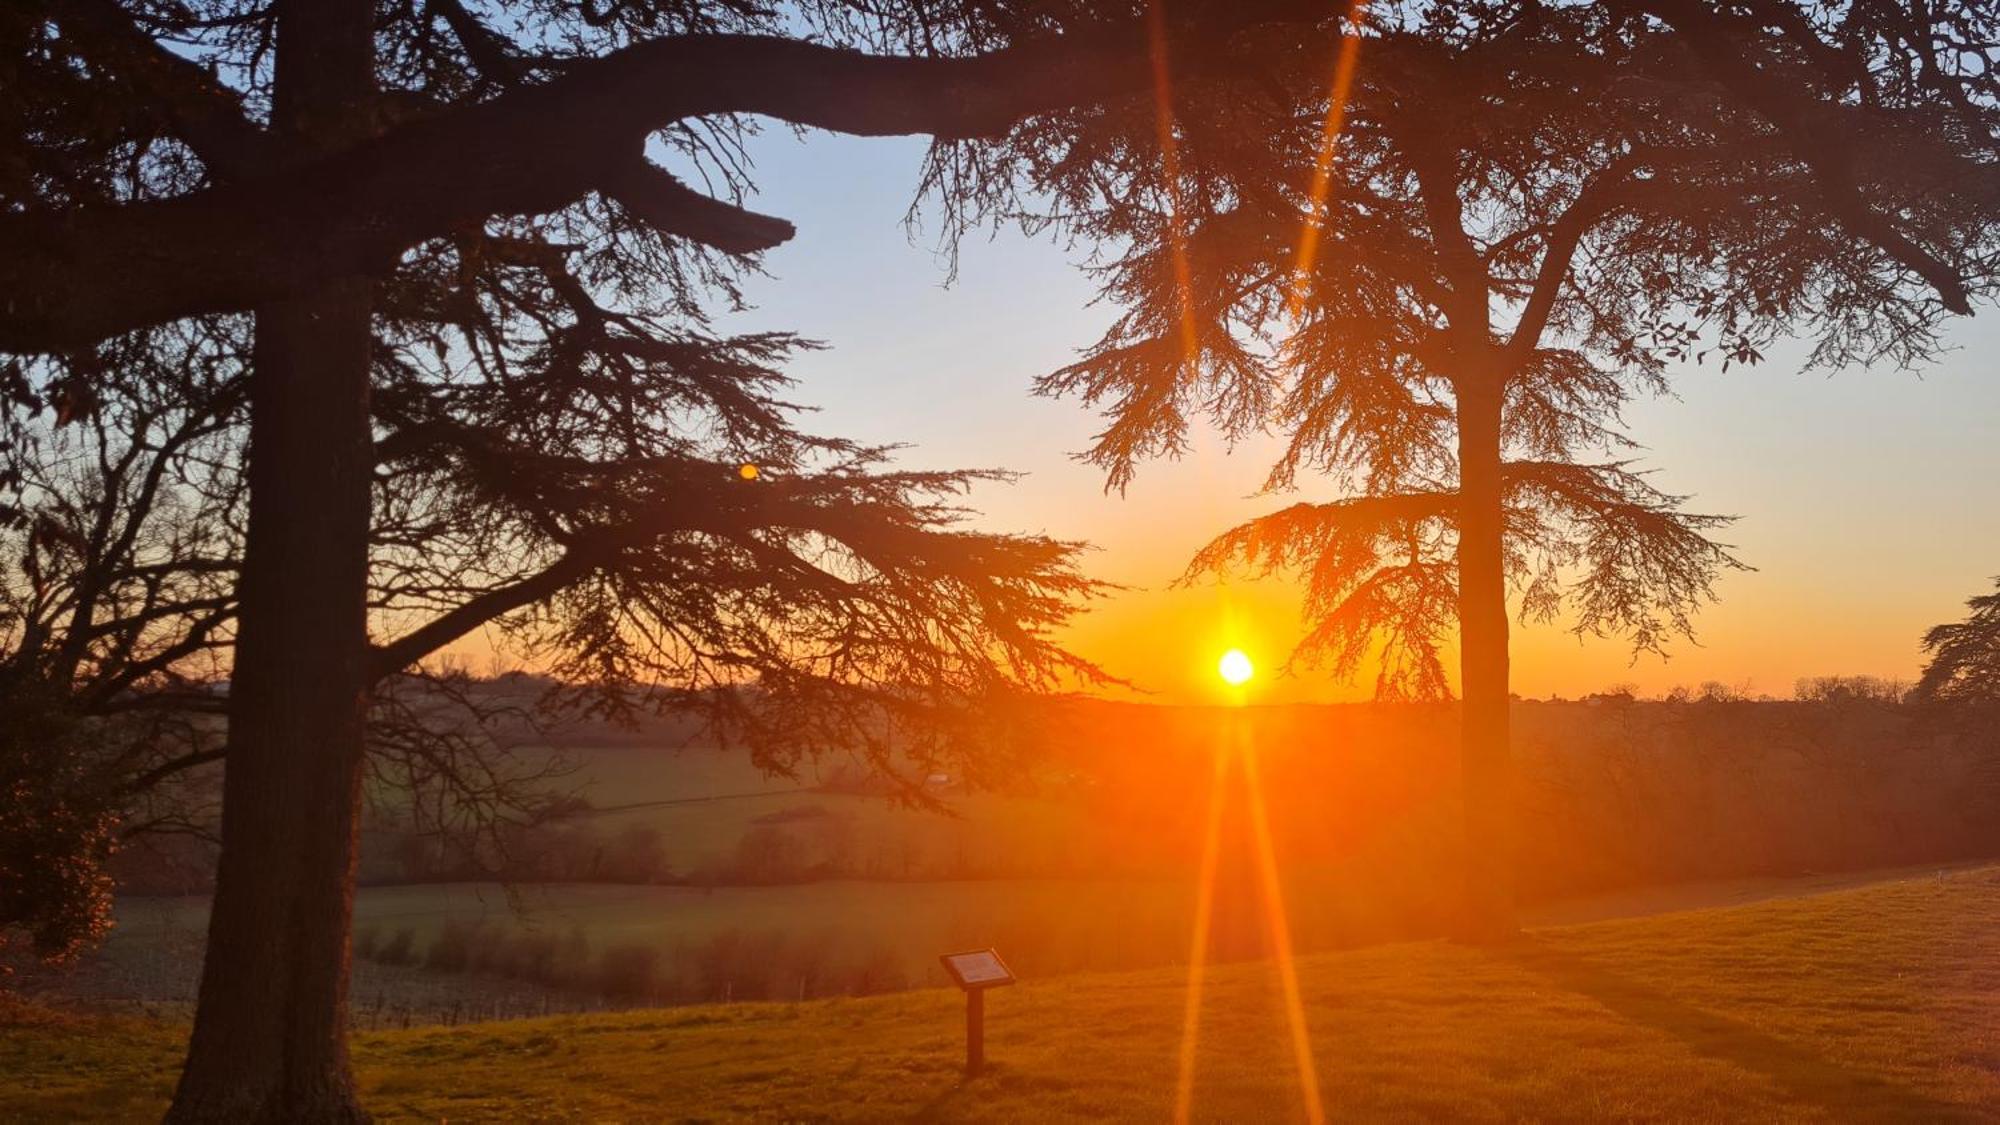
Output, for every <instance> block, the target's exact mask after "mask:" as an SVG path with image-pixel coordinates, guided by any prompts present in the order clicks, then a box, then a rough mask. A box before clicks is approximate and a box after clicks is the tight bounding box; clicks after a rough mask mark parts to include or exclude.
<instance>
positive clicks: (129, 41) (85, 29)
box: [50, 0, 272, 180]
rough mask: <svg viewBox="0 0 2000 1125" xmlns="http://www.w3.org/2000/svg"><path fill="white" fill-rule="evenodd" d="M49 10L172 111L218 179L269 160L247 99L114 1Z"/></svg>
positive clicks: (71, 1) (92, 0) (114, 71)
mask: <svg viewBox="0 0 2000 1125" xmlns="http://www.w3.org/2000/svg"><path fill="white" fill-rule="evenodd" d="M50 13H51V14H52V15H53V16H54V17H55V21H56V25H57V26H58V27H60V28H62V31H63V34H64V36H65V37H66V39H67V40H68V41H69V42H71V43H73V44H74V45H75V46H76V47H77V48H78V49H79V53H81V54H82V55H84V56H85V57H86V58H88V59H89V60H90V61H91V62H92V63H93V64H95V65H96V66H98V67H100V68H102V69H103V71H104V72H105V73H106V74H109V75H112V76H114V77H115V78H116V79H117V80H118V81H121V82H124V83H126V84H128V85H130V86H131V87H132V88H133V89H134V90H136V91H138V92H139V93H140V94H141V95H143V99H144V100H145V101H147V102H149V103H150V104H151V105H153V106H155V107H157V108H158V109H160V110H161V111H163V112H164V113H165V115H166V117H167V118H168V120H169V121H170V122H171V124H172V126H173V130H174V135H175V136H177V137H179V138H180V140H181V141H182V142H183V143H185V144H186V145H187V146H188V148H190V149H192V150H194V154H195V155H196V156H199V157H200V158H201V161H202V163H203V164H205V165H207V166H208V170H209V173H210V175H212V176H213V177H214V178H216V179H217V180H225V179H232V178H238V177H242V176H245V175H249V174H252V173H254V172H256V171H258V170H260V169H263V168H266V167H268V166H269V163H270V160H271V156H272V152H271V144H270V141H269V138H268V137H266V136H265V134H264V131H263V130H262V129H260V128H259V127H258V126H257V124H256V123H255V122H253V121H251V120H250V118H249V117H247V116H245V115H244V113H243V104H242V101H241V99H239V98H238V97H237V95H236V94H235V93H234V92H233V91H231V90H229V89H227V88H226V87H224V86H223V85H222V84H220V83H218V82H217V81H216V80H215V78H214V76H213V75H210V74H209V73H208V72H207V71H205V70H203V69H202V68H201V66H200V65H199V64H198V63H196V62H194V61H193V60H192V59H187V58H183V57H181V56H180V55H176V54H174V53H173V52H172V51H169V50H167V49H165V48H163V47H161V46H160V45H159V43H158V42H156V41H155V40H154V39H153V37H152V36H150V35H148V34H146V33H145V32H144V31H142V30H140V29H139V27H138V26H137V25H135V24H134V23H133V22H132V21H131V19H130V18H129V17H128V16H127V15H126V13H125V11H124V9H122V8H120V7H119V6H118V5H117V4H116V3H114V2H113V0H57V2H56V3H54V4H52V5H50Z"/></svg>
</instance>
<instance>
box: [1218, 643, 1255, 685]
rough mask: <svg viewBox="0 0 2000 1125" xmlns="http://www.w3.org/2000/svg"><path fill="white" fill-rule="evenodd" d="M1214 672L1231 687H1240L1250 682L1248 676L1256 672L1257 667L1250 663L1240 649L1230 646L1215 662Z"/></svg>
mask: <svg viewBox="0 0 2000 1125" xmlns="http://www.w3.org/2000/svg"><path fill="white" fill-rule="evenodd" d="M1215 672H1216V675H1219V676H1221V677H1222V681H1223V682H1224V683H1226V684H1228V685H1230V686H1231V687H1241V686H1243V685H1244V684H1247V683H1249V682H1250V677H1251V676H1254V675H1256V674H1257V669H1256V667H1255V666H1254V665H1252V664H1251V663H1250V658H1249V657H1248V656H1245V655H1244V654H1243V650H1242V649H1240V648H1232V649H1230V650H1229V651H1228V652H1225V653H1223V654H1222V660H1221V662H1220V663H1218V664H1216V666H1215Z"/></svg>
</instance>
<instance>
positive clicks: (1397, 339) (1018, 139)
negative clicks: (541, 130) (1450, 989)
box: [933, 3, 1996, 934]
mask: <svg viewBox="0 0 2000 1125" xmlns="http://www.w3.org/2000/svg"><path fill="white" fill-rule="evenodd" d="M1888 7H1891V8H1895V13H1894V14H1893V16H1891V15H1889V14H1885V13H1884V12H1882V11H1880V10H1878V9H1879V6H1876V5H1869V6H1866V8H1865V9H1864V8H1863V7H1862V6H1854V7H1852V8H1849V7H1843V6H1825V7H1822V6H1819V5H1799V6H1794V5H1790V4H1783V5H1746V6H1744V7H1743V8H1741V9H1738V8H1735V7H1733V6H1730V7H1723V8H1710V7H1708V6H1705V5H1694V4H1679V3H1674V4H1661V5H1656V6H1648V5H1644V4H1635V5H1559V6H1545V5H1539V4H1522V5H1518V6H1517V5H1509V4H1500V5H1492V4H1476V3H1467V4H1456V3H1443V4H1411V5H1381V6H1372V7H1366V8H1360V7H1357V8H1356V9H1355V10H1356V12H1365V13H1366V17H1365V19H1361V18H1357V19H1356V20H1354V21H1353V22H1351V23H1350V24H1349V30H1350V34H1351V35H1352V36H1353V40H1352V45H1353V49H1354V50H1355V53H1354V54H1350V55H1348V56H1346V57H1345V58H1342V57H1340V56H1337V55H1332V54H1330V52H1329V51H1328V50H1327V49H1326V47H1325V44H1324V41H1323V40H1321V39H1318V38H1313V39H1299V38H1296V37H1295V38H1290V39H1284V38H1277V37H1273V38H1272V39H1270V40H1268V41H1267V45H1268V46H1269V48H1270V56H1269V60H1268V63H1267V65H1266V66H1264V67H1263V68H1260V69H1259V70H1258V71H1257V72H1256V73H1255V75H1254V76H1251V77H1249V78H1247V79H1246V78H1241V77H1239V76H1237V75H1234V74H1230V73H1212V74H1206V75H1195V76H1180V75H1176V74H1174V73H1172V71H1171V68H1170V65H1169V64H1170V62H1171V57H1170V56H1171V50H1170V49H1169V48H1168V47H1167V46H1166V45H1164V44H1163V46H1162V49H1161V54H1162V58H1163V61H1162V70H1161V73H1160V79H1159V81H1158V84H1157V87H1156V91H1155V98H1153V99H1151V100H1147V99H1129V100H1127V101H1126V102H1123V103H1120V104H1119V105H1118V106H1116V107H1115V108H1114V109H1112V110H1109V111H1089V112H1079V113H1074V114H1069V115H1062V116H1057V117H1052V118H1050V119H1047V120H1045V121H1043V122H1041V123H1039V125H1038V127H1037V128H1036V129H1035V130H1033V131H1031V132H1026V133H1024V134H1017V135H1016V136H1014V137H1011V138H1009V139H1008V140H1007V141H1006V142H1004V143H1001V144H988V145H975V146H958V147H955V148H951V149H947V150H944V151H942V152H941V153H940V154H939V157H938V159H937V160H936V162H935V163H934V165H933V174H934V176H935V177H937V178H938V180H939V181H940V182H943V183H946V184H957V183H961V182H974V183H981V184H985V185H989V186H988V188H987V190H986V192H985V194H984V195H983V196H977V197H976V198H977V203H978V204H979V206H978V207H977V208H976V209H975V212H974V213H975V214H977V215H1020V214H1026V215H1027V216H1029V218H1028V219H1027V222H1028V223H1029V224H1030V225H1031V226H1035V225H1042V224H1054V225H1056V226H1058V227H1059V228H1060V229H1062V230H1063V231H1065V232H1067V233H1068V234H1070V235H1071V236H1074V237H1080V238H1083V239H1086V240H1088V241H1089V242H1091V244H1092V245H1094V246H1095V247H1097V248H1098V249H1099V253H1100V254H1101V255H1102V257H1101V258H1099V259H1098V260H1097V261H1096V262H1095V263H1094V264H1095V268H1096V269H1097V270H1098V271H1099V273H1100V276H1101V277H1102V278H1103V293H1104V295H1105V296H1106V297H1107V298H1108V299H1109V300H1110V301H1111V302H1113V303H1115V304H1116V305H1118V306H1120V307H1122V308H1123V309H1124V314H1123V315H1122V316H1121V317H1120V319H1119V320H1118V321H1117V322H1116V323H1115V324H1114V326H1113V327H1112V329H1111V330H1110V332H1109V333H1107V335H1106V336H1105V337H1104V338H1103V340H1101V341H1100V342H1099V343H1098V344H1097V345H1095V346H1094V347H1092V348H1091V349H1089V350H1088V351H1087V352H1086V353H1085V355H1084V356H1083V357H1082V358H1081V359H1080V360H1079V361H1078V362H1076V363H1075V364H1073V365H1071V366H1069V367H1066V368H1064V369H1062V370H1060V371H1057V372H1055V373H1053V374H1051V375H1049V376H1047V377H1046V378H1045V379H1044V380H1043V382H1042V384H1041V387H1042V389H1043V390H1044V391H1045V392H1048V393H1054V394H1073V395H1077V396H1079V397H1081V398H1083V399H1084V400H1085V401H1086V402H1088V403H1091V404H1096V405H1103V406H1104V407H1105V408H1106V410H1107V413H1108V414H1109V418H1110V421H1109V424H1108V425H1107V427H1106V429H1105V430H1104V431H1103V432H1102V433H1101V434H1100V435H1099V436H1098V438H1097V441H1096V444H1095V445H1094V446H1093V448H1092V449H1091V450H1090V453H1089V456H1090V457H1091V459H1092V460H1094V461H1096V462H1097V463H1099V464H1102V465H1104V466H1105V467H1106V468H1107V469H1108V471H1109V479H1110V484H1111V485H1112V486H1113V487H1121V488H1122V487H1123V486H1124V485H1126V484H1127V483H1128V482H1129V481H1130V480H1131V479H1132V475H1133V473H1134V471H1135V467H1136V465H1137V464H1138V462H1139V461H1141V460H1143V459H1145V458H1147V457H1151V456H1159V455H1169V456H1171V455H1177V454H1179V453H1180V452H1182V451H1183V450H1184V449H1185V448H1186V446H1187V433H1188V427H1189V426H1190V424H1191V420H1192V419H1194V418H1196V417H1205V418H1207V419H1209V420H1211V421H1212V422H1214V423H1215V424H1217V425H1218V426H1219V427H1220V428H1221V430H1222V431H1223V433H1224V434H1225V435H1226V436H1228V437H1229V438H1231V439H1232V440H1233V439H1236V438H1240V437H1242V436H1245V435H1248V434H1251V433H1255V432H1257V431H1259V430H1261V429H1264V428H1266V427H1275V428H1277V429H1279V430H1280V431H1282V432H1283V433H1284V435H1285V436H1286V437H1287V439H1288V440H1287V444H1286V448H1285V451H1284V453H1283V454H1282V456H1281V458H1280V459H1279V461H1278V463H1277V464H1276V465H1275V466H1274V468H1273V469H1272V472H1271V474H1270V477H1269V487H1270V488H1271V489H1273V490H1290V489H1292V488H1295V487H1298V486H1300V484H1301V483H1302V478H1303V479H1304V480H1310V481H1312V482H1313V483H1314V484H1315V486H1317V487H1324V488H1327V489H1329V490H1330V491H1333V492H1335V493H1336V494H1337V495H1338V496H1340V497H1341V498H1337V499H1332V500H1329V501H1326V502H1321V503H1307V504H1299V505H1295V506H1293V507H1290V508H1286V509H1284V510H1282V511H1279V512H1276V513H1273V514H1272V515H1270V516H1267V517H1264V518H1261V519H1258V520H1255V521H1252V522H1251V523H1249V524H1246V525H1245V526H1243V527H1240V528H1237V529H1235V530H1234V531H1231V532H1229V533H1227V534H1225V535H1223V536H1221V537H1220V538H1218V539H1217V540H1215V541H1214V542H1213V543H1212V544H1210V545H1209V546H1208V547H1207V548H1206V549H1205V550H1204V551H1203V552H1201V554H1199V555H1198V556H1197V557H1196V558H1195V560H1194V561H1193V564H1192V566H1191V568H1190V571H1189V576H1190V577H1193V576H1195V575H1199V574H1201V573H1203V572H1207V571H1213V570H1220V569H1223V568H1225V567H1228V566H1231V565H1235V564H1239V563H1247V564H1249V565H1251V566H1252V567H1255V568H1261V569H1266V570H1268V569H1275V568H1287V569H1291V568H1296V569H1297V570H1299V571H1301V572H1302V573H1303V575H1304V577H1305V582H1306V614H1307V616H1308V618H1309V622H1310V629H1309V632H1308V634H1307V636H1306V638H1305V640H1304V641H1303V642H1302V644H1301V646H1300V648H1299V650H1298V652H1297V653H1296V654H1295V656H1296V658H1298V659H1301V660H1305V661H1318V660H1324V661H1327V662H1329V663H1331V664H1332V665H1333V666H1334V668H1335V670H1336V671H1337V672H1340V673H1343V674H1345V673H1350V672H1352V671H1354V670H1356V669H1357V668H1358V667H1359V666H1361V664H1362V663H1363V662H1364V660H1366V659H1368V658H1370V657H1371V656H1373V657H1375V658H1379V659H1380V660H1381V666H1382V672H1381V674H1380V676H1379V677H1378V680H1377V688H1378V691H1379V692H1380V694H1382V695H1383V696H1385V697H1389V698H1434V697H1440V696H1443V695H1444V694H1446V692H1447V683H1448V680H1447V676H1446V671H1445V667H1444V662H1443V646H1444V644H1445V642H1446V641H1447V640H1448V639H1449V637H1450V635H1451V633H1452V630H1453V627H1454V626H1456V637H1457V642H1458V649H1459V654H1458V655H1459V679H1460V685H1461V690H1462V691H1463V693H1464V701H1463V704H1462V709H1461V715H1462V726H1463V743H1464V744H1463V764H1464V776H1465V785H1464V794H1465V806H1466V808H1465V816H1466V833H1467V848H1466V852H1467V859H1468V870H1467V877H1468V886H1467V889H1466V912H1465V917H1466V927H1467V931H1468V932H1469V933H1473V934H1488V933H1496V932H1497V933H1504V932H1506V931H1508V930H1511V928H1512V926H1513V907H1512V898H1513V896H1512V890H1511V880H1512V858H1511V847H1510V844H1509V840H1510V837H1511V813H1510V811H1509V796H1508V794H1509V789H1510V785H1511V782H1510V767H1509V764H1508V743H1509V735H1508V721H1509V720H1508V630H1509V617H1510V609H1509V603H1510V599H1512V600H1513V601H1514V603H1515V605H1516V606H1517V608H1518V613H1519V615H1520V616H1521V617H1523V618H1527V619H1551V618H1555V617H1557V616H1559V615H1565V614H1566V615H1567V617H1568V620H1569V621H1570V623H1571V625H1572V627H1573V628H1575V629H1577V630H1579V631H1583V632H1593V633H1617V634H1622V635H1625V636H1627V637H1629V638H1630V639H1631V640H1632V642H1633V643H1634V644H1635V646H1636V647H1637V648H1639V649H1642V650H1654V649H1658V648H1659V647H1660V645H1661V644H1662V642H1663V641H1664V640H1665V639H1666V638H1667V637H1668V636H1669V635H1671V634H1673V633H1676V632H1686V631H1687V628H1688V625H1689V614H1690V613H1691V611H1692V610H1693V609H1694V607H1695V606H1696V605H1697V604H1699V603H1700V602H1701V601H1702V600H1703V599H1705V598H1706V597H1708V596H1709V594H1710V589H1711V583H1712V581H1713V579H1714V577H1715V575H1716V574H1717V572H1718V571H1719V570H1721V569H1723V568H1727V567H1732V566H1736V565H1738V564H1737V563H1736V561H1735V560H1734V559H1733V558H1731V557H1730V556H1729V555H1728V553H1727V552H1726V550H1725V549H1724V548H1723V547H1722V546H1720V545H1718V544H1716V543H1714V542H1713V541H1711V540H1710V539H1709V538H1708V533H1709V532H1711V531H1712V530H1713V529H1715V528H1716V527H1717V526H1719V525H1720V523H1722V522H1723V521H1722V520H1721V519H1719V518H1718V517H1715V516H1707V515H1699V514H1693V513H1689V512H1687V511H1685V510H1683V508H1682V506H1681V498H1679V497H1676V496H1673V495H1670V494H1668V493H1665V492H1662V491H1661V490H1659V489H1658V488H1657V487H1655V486H1654V485H1652V484H1651V483H1650V482H1649V481H1648V480H1647V479H1646V477H1645V476H1644V475H1643V474H1642V473H1641V472H1640V471H1638V470H1637V469H1636V468H1635V467H1634V465H1633V463H1632V462H1631V461H1630V459H1629V454H1627V453H1626V452H1624V451H1626V450H1628V449H1630V448H1631V443H1630V442H1629V440H1628V439H1627V438H1626V437H1625V436H1624V435H1623V434H1622V433H1621V432H1620V430H1619V426H1618V419H1619V412H1620V410H1621V408H1622V407H1623V406H1624V405H1625V404H1626V403H1627V402H1628V401H1629V400H1630V398H1631V396H1633V395H1634V394H1637V393H1652V392H1657V391H1660V390H1662V389H1664V387H1665V380H1666V376H1667V372H1668V370H1669V365H1670V364H1671V363H1672V362H1674V361H1680V360H1688V359H1695V360H1700V359H1703V358H1705V357H1709V356H1716V357H1719V358H1720V360H1721V361H1722V363H1723V365H1724V366H1725V367H1727V366H1728V365H1730V364H1732V363H1754V362H1757V361H1758V360H1759V359H1761V357H1762V352H1763V349H1764V348H1765V347H1766V346H1767V345H1768V343H1769V342H1770V341H1771V340H1772V339H1774V338H1776V337H1778V336H1780V335H1783V334H1787V333H1795V332H1796V333H1807V334H1810V335H1812V336H1813V337H1814V339H1815V341H1816V344H1817V347H1816V350H1815V351H1814V353H1813V356H1812V360H1813V362H1814V363H1816V364H1819V365H1823V366H1838V365H1842V364H1846V363H1850V362H1866V361H1873V360H1888V361H1890V362H1894V363H1900V364H1909V363H1915V362H1918V361H1921V360H1923V359H1924V358H1926V357H1927V356H1929V355H1930V354H1931V353H1932V351H1933V350H1934V347H1935V331H1936V325H1937V323H1938V321H1939V319H1940V318H1941V317H1942V316H1943V315H1944V314H1945V313H1947V312H1951V311H1965V310H1966V309H1967V308H1969V304H1968V302H1969V300H1970V299H1971V297H1972V296H1973V295H1975V294H1981V293H1985V292H1989V291H1990V289H1991V286H1992V284H1993V273H1992V270H1991V268H1990V262H1991V261H1992V255H1993V253H1994V250H1995V249H1996V247H1995V242H1994V237H1993V232H1994V229H1995V228H1994V225H1993V218H1994V211H1993V203H1994V198H1993V185H1994V182H1995V177H1994V175H1993V164H1992V157H1993V155H1994V150H1993V144H1992V139H1993V132H1992V127H1993V124H1994V121H1995V117H1994V113H1995V105H1996V103H1995V100H1994V99H1993V97H1992V90H1991V89H1990V83H1991V79H1990V77H1989V76H1988V75H1987V74H1986V73H1985V71H1984V70H1981V69H1980V68H1979V67H1978V66H1977V65H1975V64H1974V62H1973V59H1974V57H1975V56H1977V55H1978V54H1979V52H1980V51H1981V50H1984V51H1988V52H1990V51H1991V48H1992V44H1993V43H1994V42H1995V31H1994V28H1995V20H1994V18H1993V11H1992V10H1991V9H1990V7H1988V6H1978V7H1977V10H1976V11H1975V12H1972V13H1970V14H1968V13H1961V12H1953V13H1951V14H1943V15H1940V14H1935V13H1929V12H1928V11H1927V10H1926V9H1923V8H1918V7H1911V8H1909V9H1902V8H1896V6H1894V5H1890V6H1888ZM1162 26H1163V28H1164V27H1165V26H1166V25H1165V24H1164V23H1163V24H1162ZM1968 41H1970V42H1975V43H1978V44H1980V45H1981V46H1980V47H1978V48H1977V49H1972V50H1970V52H1969V53H1967V54H1964V55H1963V57H1961V55H1960V52H1959V48H1958V47H1957V46H1956V44H1959V43H1962V42H1968ZM1355 59H1358V66H1357V65H1355V64H1354V63H1353V62H1352V61H1351V60H1355ZM1330 76H1331V78H1332V81H1331V82H1329V77H1330ZM1343 95H1344V96H1343ZM995 185H997V186H995Z"/></svg>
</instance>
